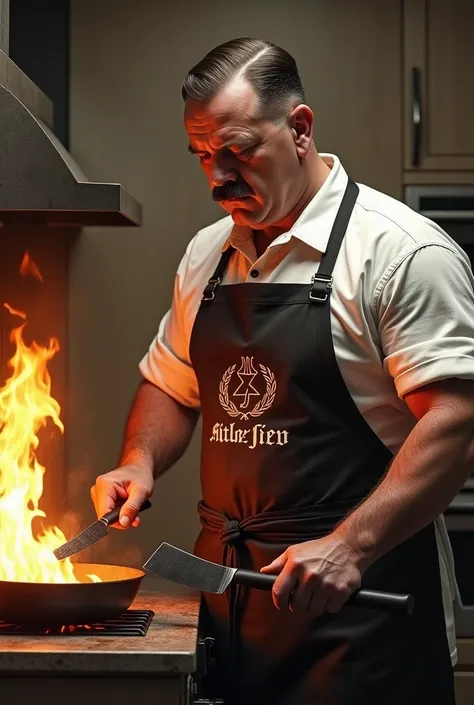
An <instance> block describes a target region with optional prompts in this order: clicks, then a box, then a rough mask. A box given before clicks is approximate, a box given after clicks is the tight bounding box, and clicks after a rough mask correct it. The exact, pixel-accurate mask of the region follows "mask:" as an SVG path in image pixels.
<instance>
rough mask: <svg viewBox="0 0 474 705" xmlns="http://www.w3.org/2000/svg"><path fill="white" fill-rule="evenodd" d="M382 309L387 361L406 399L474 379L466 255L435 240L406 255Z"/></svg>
mask: <svg viewBox="0 0 474 705" xmlns="http://www.w3.org/2000/svg"><path fill="white" fill-rule="evenodd" d="M376 308H377V318H378V329H379V336H380V343H381V347H382V355H383V364H384V367H385V369H386V371H387V372H388V373H389V374H390V375H391V377H392V378H393V380H394V383H395V387H396V390H397V394H398V396H399V397H400V398H403V397H404V396H405V395H406V394H408V393H409V392H411V391H413V390H414V389H417V388H419V387H421V386H423V385H426V384H428V383H430V382H436V381H439V380H442V379H447V378H450V377H458V378H465V379H474V280H473V275H472V271H471V268H470V265H469V262H468V260H467V259H466V258H465V257H464V256H463V254H462V253H459V252H457V251H456V249H455V248H452V249H451V248H450V247H449V246H444V245H438V244H429V245H423V246H420V247H419V248H417V249H415V250H414V251H412V252H410V253H408V254H406V255H404V256H402V257H401V258H400V260H399V262H397V263H395V265H394V266H392V267H391V268H390V271H389V272H387V275H386V277H385V280H384V281H383V282H382V284H381V286H380V287H379V291H378V296H377V301H376Z"/></svg>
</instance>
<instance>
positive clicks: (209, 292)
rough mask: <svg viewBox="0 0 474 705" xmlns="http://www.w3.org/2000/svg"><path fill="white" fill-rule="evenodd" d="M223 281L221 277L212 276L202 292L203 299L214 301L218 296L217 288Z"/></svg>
mask: <svg viewBox="0 0 474 705" xmlns="http://www.w3.org/2000/svg"><path fill="white" fill-rule="evenodd" d="M220 283H221V278H220V277H214V276H213V277H211V278H210V279H209V281H208V282H207V284H206V286H205V289H204V291H203V293H202V299H201V301H212V300H213V299H215V297H216V289H217V287H218V286H219V284H220Z"/></svg>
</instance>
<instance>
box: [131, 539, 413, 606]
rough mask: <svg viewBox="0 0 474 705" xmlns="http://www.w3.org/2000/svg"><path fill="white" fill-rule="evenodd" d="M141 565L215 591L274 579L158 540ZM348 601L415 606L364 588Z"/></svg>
mask: <svg viewBox="0 0 474 705" xmlns="http://www.w3.org/2000/svg"><path fill="white" fill-rule="evenodd" d="M143 567H144V568H145V570H148V571H149V572H150V573H154V574H155V575H158V576H160V577H161V578H166V580H170V581H171V582H174V583H179V584H180V585H186V586H187V587H190V588H194V589H197V590H201V591H202V592H213V593H215V594H221V593H223V592H224V591H225V590H226V589H227V588H228V587H229V585H230V584H231V582H232V581H234V582H235V583H237V584H238V585H246V586H247V587H251V588H256V589H257V590H271V589H272V587H273V584H274V582H275V580H276V578H277V576H276V575H268V574H266V573H258V572H256V571H252V570H244V569H242V568H228V567H226V566H223V565H219V564H218V563H211V562H210V561H206V560H204V559H203V558H199V557H198V556H194V555H193V554H192V553H187V552H186V551H183V550H181V549H180V548H176V546H172V545H171V544H169V543H162V544H161V546H160V547H159V548H157V549H156V551H155V552H154V553H153V555H152V556H151V557H150V558H149V559H148V560H147V562H146V563H145V565H144V566H143ZM348 604H352V605H357V606H359V607H369V608H373V609H382V610H386V611H388V612H393V613H394V614H404V615H411V614H412V612H413V609H414V606H415V602H414V599H413V596H412V595H404V594H399V593H393V592H382V591H380V590H366V589H364V588H361V589H359V590H356V591H355V592H354V593H353V594H352V595H351V597H350V598H349V600H348Z"/></svg>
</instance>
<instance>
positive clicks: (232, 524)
mask: <svg viewBox="0 0 474 705" xmlns="http://www.w3.org/2000/svg"><path fill="white" fill-rule="evenodd" d="M243 535H244V532H243V529H242V527H241V525H240V522H239V521H238V520H237V519H226V520H225V521H224V524H223V526H222V528H221V530H220V531H219V538H220V540H221V542H222V543H223V544H233V543H237V541H238V540H239V539H241V538H242V536H243Z"/></svg>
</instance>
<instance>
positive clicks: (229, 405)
mask: <svg viewBox="0 0 474 705" xmlns="http://www.w3.org/2000/svg"><path fill="white" fill-rule="evenodd" d="M259 367H260V372H261V373H262V375H263V377H264V379H265V382H266V383H267V388H266V391H265V394H264V395H263V397H262V398H261V399H260V401H258V402H257V403H256V404H255V406H254V407H253V409H252V410H251V411H247V412H244V411H239V409H238V408H237V407H236V405H235V404H234V402H233V401H232V399H230V397H229V384H230V380H231V379H232V375H233V374H234V372H235V368H236V365H231V366H230V367H228V368H227V369H226V371H225V372H224V374H223V375H222V379H221V381H220V384H219V401H220V403H221V405H222V407H223V408H224V409H225V411H227V413H228V414H229V416H232V418H237V417H238V416H239V417H240V418H241V420H242V421H248V419H249V416H254V417H255V416H261V415H262V414H263V413H264V412H265V411H268V409H269V408H270V407H271V405H272V404H273V402H274V400H275V394H276V380H275V375H274V374H273V372H272V371H271V370H270V368H268V367H265V365H260V364H259Z"/></svg>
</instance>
